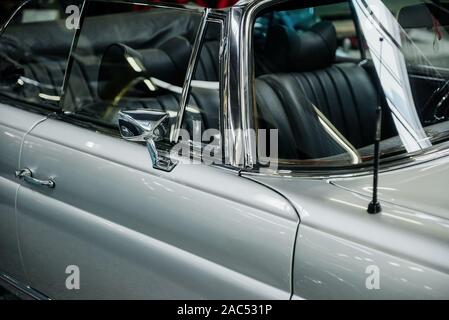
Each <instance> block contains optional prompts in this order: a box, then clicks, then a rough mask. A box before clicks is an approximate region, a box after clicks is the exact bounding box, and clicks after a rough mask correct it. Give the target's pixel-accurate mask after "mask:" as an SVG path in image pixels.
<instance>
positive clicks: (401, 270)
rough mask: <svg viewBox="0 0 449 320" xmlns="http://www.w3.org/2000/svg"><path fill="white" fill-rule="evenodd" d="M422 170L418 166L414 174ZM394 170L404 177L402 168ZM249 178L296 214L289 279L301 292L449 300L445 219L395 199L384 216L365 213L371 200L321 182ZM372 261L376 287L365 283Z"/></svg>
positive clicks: (312, 295)
mask: <svg viewBox="0 0 449 320" xmlns="http://www.w3.org/2000/svg"><path fill="white" fill-rule="evenodd" d="M445 161H447V159H446V160H445ZM419 169H420V168H418V167H415V169H414V171H413V172H417V171H418V170H419ZM396 174H397V175H398V176H401V175H402V170H398V171H396ZM392 175H393V173H392ZM250 178H251V179H255V180H257V181H259V182H262V183H264V184H266V185H268V186H270V187H272V188H274V189H276V190H277V191H279V192H281V193H282V194H284V195H285V196H286V197H287V198H288V199H290V200H291V201H292V203H293V204H294V205H295V207H296V208H297V210H298V212H299V215H300V218H301V225H300V227H299V235H298V240H297V246H296V253H295V270H294V276H293V279H294V292H295V295H297V296H298V297H301V298H307V299H309V298H312V299H327V298H346V299H372V298H375V299H391V298H396V299H398V298H404V299H429V298H432V299H433V298H436V299H444V298H446V299H447V298H448V297H449V232H448V230H449V221H448V220H447V219H443V218H441V217H438V216H436V215H431V214H429V213H428V212H425V211H421V210H414V209H410V208H405V207H402V206H400V205H396V204H392V203H383V209H384V210H383V212H382V213H381V214H378V215H369V214H368V213H367V212H366V208H367V205H368V203H369V201H370V197H368V196H363V195H360V194H357V193H353V192H350V191H348V190H345V189H341V188H338V187H336V186H333V185H332V184H330V183H329V182H328V181H325V180H311V179H304V178H287V177H250ZM437 179H438V178H437V177H435V180H437ZM354 180H357V179H354ZM350 181H352V180H351V179H350ZM381 181H383V175H381ZM340 183H341V181H340ZM347 183H348V184H349V182H347ZM381 185H382V183H381ZM370 266H375V267H377V268H378V269H379V273H380V289H379V290H369V289H368V288H367V287H366V283H365V282H366V279H367V277H368V276H369V274H367V273H366V271H367V268H368V267H370Z"/></svg>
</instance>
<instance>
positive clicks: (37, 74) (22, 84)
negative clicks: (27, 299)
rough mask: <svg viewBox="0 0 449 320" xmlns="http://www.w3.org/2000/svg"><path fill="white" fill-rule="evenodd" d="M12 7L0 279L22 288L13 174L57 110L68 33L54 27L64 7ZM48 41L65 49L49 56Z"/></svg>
mask: <svg viewBox="0 0 449 320" xmlns="http://www.w3.org/2000/svg"><path fill="white" fill-rule="evenodd" d="M20 2H23V5H19V4H20ZM76 2H77V1H74V2H73V3H76ZM11 3H12V2H11ZM16 5H17V10H15V12H14V10H12V11H11V12H14V14H13V15H12V16H11V17H9V19H6V20H7V21H8V23H7V24H5V25H3V26H2V27H1V28H0V65H1V66H0V155H1V157H0V278H2V279H3V280H6V281H8V282H12V283H13V284H27V278H26V276H25V275H26V273H25V270H24V269H23V265H22V261H21V255H20V250H19V245H18V242H17V233H16V230H17V225H16V222H17V217H16V214H15V204H16V194H17V190H18V188H19V181H18V180H17V179H16V178H15V171H17V170H19V159H20V152H21V145H22V142H23V140H24V137H25V135H26V134H27V133H28V132H29V131H30V130H31V129H32V128H33V127H35V126H36V125H38V124H39V123H40V122H42V121H44V120H45V119H46V118H47V115H48V114H50V113H53V112H55V111H56V110H58V107H57V104H58V103H57V101H58V99H59V98H60V90H61V88H62V80H63V77H64V72H65V64H66V63H67V60H68V56H69V49H70V43H71V41H72V39H73V35H74V32H73V31H70V30H67V29H61V28H57V27H58V26H60V25H61V22H60V21H58V20H59V19H63V18H64V15H65V7H63V6H61V5H59V4H58V3H57V2H53V1H39V2H38V1H26V2H24V1H16ZM39 30H41V31H42V30H47V31H49V32H47V37H48V38H46V39H42V38H41V36H42V34H43V33H40V32H39ZM51 38H58V39H60V40H61V41H64V42H65V43H67V44H68V45H67V46H66V48H61V50H60V51H58V52H54V51H53V50H52V48H51V46H49V43H48V42H47V41H45V40H49V39H51Z"/></svg>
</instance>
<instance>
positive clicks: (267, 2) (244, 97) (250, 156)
mask: <svg viewBox="0 0 449 320" xmlns="http://www.w3.org/2000/svg"><path fill="white" fill-rule="evenodd" d="M286 1H287V0H261V1H257V2H248V3H246V2H243V3H244V4H245V5H246V7H243V16H242V20H241V22H242V27H241V28H240V48H242V49H241V50H242V52H241V57H240V69H239V82H240V96H241V99H240V108H241V110H240V112H241V117H242V129H243V132H244V133H243V146H242V148H243V150H242V152H244V160H245V161H244V164H245V168H247V169H252V168H253V167H254V166H255V165H256V164H257V150H256V145H257V141H252V140H253V139H255V138H256V137H252V136H251V135H250V129H255V123H254V119H255V116H256V114H255V113H256V109H255V99H254V96H255V92H254V86H253V80H254V63H253V46H252V44H253V41H252V38H253V23H254V20H255V18H256V17H257V14H258V13H259V12H260V10H262V9H264V8H265V7H268V6H271V5H276V4H279V3H282V2H286ZM243 3H242V4H243ZM256 136H257V135H256Z"/></svg>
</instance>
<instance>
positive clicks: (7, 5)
mask: <svg viewBox="0 0 449 320" xmlns="http://www.w3.org/2000/svg"><path fill="white" fill-rule="evenodd" d="M21 2H22V0H0V25H2V24H3V23H4V22H5V21H6V19H7V18H8V17H9V16H10V15H11V13H12V12H13V11H14V9H15V8H16V7H17V6H18V5H19V4H20V3H21ZM34 2H35V3H36V6H38V5H39V4H38V3H39V0H35V1H34ZM64 2H67V5H69V4H71V3H72V1H71V0H58V3H64ZM142 2H143V1H142ZM152 2H162V1H160V0H152ZM163 2H175V3H188V2H195V3H197V4H198V5H200V6H208V7H212V8H224V7H228V6H231V5H233V4H234V3H235V2H237V0H165V1H163ZM111 6H112V4H111Z"/></svg>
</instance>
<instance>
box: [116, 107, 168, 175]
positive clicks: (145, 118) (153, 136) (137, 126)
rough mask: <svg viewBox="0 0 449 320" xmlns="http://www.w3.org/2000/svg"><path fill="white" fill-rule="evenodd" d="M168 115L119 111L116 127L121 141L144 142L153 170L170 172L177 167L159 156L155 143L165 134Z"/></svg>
mask: <svg viewBox="0 0 449 320" xmlns="http://www.w3.org/2000/svg"><path fill="white" fill-rule="evenodd" d="M167 119H168V114H167V113H165V112H162V111H155V110H146V109H145V110H129V111H120V112H119V117H118V125H119V129H120V134H121V136H122V138H123V139H125V140H128V141H135V142H146V144H147V148H148V152H149V153H150V157H151V163H152V165H153V168H155V169H158V170H163V171H167V172H170V171H172V170H173V169H174V167H175V166H176V165H177V161H172V160H171V159H170V158H169V157H166V156H163V155H161V154H159V152H158V151H157V149H156V144H155V142H157V141H161V140H162V139H163V137H164V136H165V135H166V134H167V132H168V128H167V127H166V120H167Z"/></svg>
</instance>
